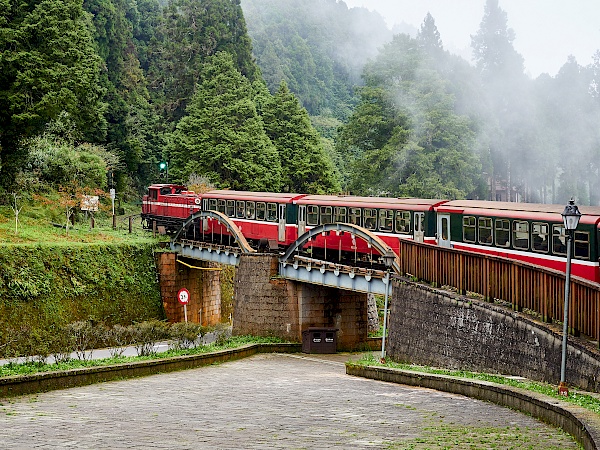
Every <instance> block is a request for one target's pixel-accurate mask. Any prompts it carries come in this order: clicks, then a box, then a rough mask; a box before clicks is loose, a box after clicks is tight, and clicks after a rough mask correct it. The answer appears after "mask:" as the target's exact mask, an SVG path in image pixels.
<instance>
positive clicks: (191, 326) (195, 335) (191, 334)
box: [169, 322, 207, 350]
mask: <svg viewBox="0 0 600 450" xmlns="http://www.w3.org/2000/svg"><path fill="white" fill-rule="evenodd" d="M206 332H207V328H206V327H203V326H202V325H200V324H198V323H191V322H179V323H174V324H173V325H171V326H170V328H169V337H170V338H171V340H172V342H171V344H170V346H171V348H172V349H173V350H184V349H186V348H194V347H197V346H198V345H199V344H200V343H201V341H202V336H204V334H206Z"/></svg>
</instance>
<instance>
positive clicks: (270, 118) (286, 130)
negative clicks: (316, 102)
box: [263, 81, 340, 194]
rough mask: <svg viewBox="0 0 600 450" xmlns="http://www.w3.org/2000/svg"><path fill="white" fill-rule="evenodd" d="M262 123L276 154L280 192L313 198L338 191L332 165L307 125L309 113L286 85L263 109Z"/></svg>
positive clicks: (282, 86) (308, 123)
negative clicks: (281, 189)
mask: <svg viewBox="0 0 600 450" xmlns="http://www.w3.org/2000/svg"><path fill="white" fill-rule="evenodd" d="M263 120H264V121H265V128H266V130H267V134H268V136H269V137H270V138H271V141H272V142H273V143H274V144H275V147H277V151H278V152H279V158H280V160H281V169H282V188H283V190H285V191H287V192H302V193H315V194H317V193H318V194H321V193H327V192H338V191H339V190H340V186H339V183H338V182H337V180H336V179H335V175H334V171H333V165H332V163H331V161H330V160H329V158H328V157H327V155H326V154H325V151H324V150H323V146H322V144H321V141H320V138H319V135H318V133H317V131H316V130H315V129H314V128H313V126H312V125H311V123H310V118H309V116H308V112H307V111H306V109H304V108H303V107H302V106H301V105H300V102H299V101H298V99H297V98H296V96H295V95H294V94H292V93H291V92H290V91H289V89H288V87H287V84H286V83H285V81H282V82H281V84H280V86H279V89H278V90H277V92H276V93H275V95H274V96H273V97H272V100H271V102H269V104H268V105H267V106H266V107H265V108H264V111H263Z"/></svg>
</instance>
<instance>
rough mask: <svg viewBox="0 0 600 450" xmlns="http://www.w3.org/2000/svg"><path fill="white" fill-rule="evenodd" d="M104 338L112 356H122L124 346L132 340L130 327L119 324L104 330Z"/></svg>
mask: <svg viewBox="0 0 600 450" xmlns="http://www.w3.org/2000/svg"><path fill="white" fill-rule="evenodd" d="M104 340H105V345H106V346H107V347H108V351H109V353H110V356H111V357H113V358H116V357H117V356H122V355H123V352H124V351H125V348H127V346H129V345H131V344H133V342H134V341H133V336H132V331H131V329H130V328H129V327H124V326H122V325H119V324H117V325H114V326H113V327H112V328H107V329H106V330H105V332H104Z"/></svg>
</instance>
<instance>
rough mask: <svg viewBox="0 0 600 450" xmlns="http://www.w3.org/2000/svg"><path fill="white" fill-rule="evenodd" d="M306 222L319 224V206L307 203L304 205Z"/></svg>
mask: <svg viewBox="0 0 600 450" xmlns="http://www.w3.org/2000/svg"><path fill="white" fill-rule="evenodd" d="M306 224H307V225H313V226H314V225H319V207H318V206H315V205H308V206H307V207H306Z"/></svg>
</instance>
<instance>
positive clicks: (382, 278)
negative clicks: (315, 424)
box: [160, 211, 600, 390]
mask: <svg viewBox="0 0 600 450" xmlns="http://www.w3.org/2000/svg"><path fill="white" fill-rule="evenodd" d="M209 220H217V221H219V222H220V223H221V224H222V225H223V226H224V227H226V229H227V233H228V236H227V242H219V243H214V242H215V240H214V239H213V243H207V242H201V241H196V240H190V239H183V236H187V235H189V234H186V232H185V231H186V230H187V228H189V227H190V226H191V225H192V224H193V223H194V222H198V221H209ZM331 233H334V234H339V233H351V234H352V236H353V237H356V239H363V240H364V241H366V242H367V243H368V245H369V246H370V247H372V248H373V249H374V252H373V254H374V258H373V260H372V261H371V263H372V267H369V266H366V267H365V265H364V264H362V265H354V266H352V265H347V264H346V265H345V264H342V263H341V262H340V261H337V260H336V255H335V253H336V252H335V250H331V251H330V254H329V257H327V258H326V259H314V258H311V257H310V256H308V257H307V256H306V252H304V254H303V255H301V254H300V250H301V249H303V248H305V247H306V246H310V242H311V240H312V239H314V238H315V236H317V235H321V236H325V237H326V236H327V235H329V234H331ZM170 246H171V250H172V251H173V252H171V253H165V254H163V256H161V258H162V262H160V265H161V289H163V298H164V299H174V298H175V293H176V292H177V289H179V288H180V287H188V288H189V286H190V284H192V285H193V286H192V289H191V294H192V299H191V301H192V302H193V301H194V297H197V298H198V299H201V300H198V301H199V305H198V306H197V309H198V310H199V312H200V313H199V314H198V315H197V316H196V315H195V314H192V320H194V321H199V322H201V323H204V324H212V323H216V322H217V321H218V320H219V319H220V314H219V311H218V304H219V303H220V296H221V292H220V288H219V285H220V278H219V271H218V267H219V266H220V265H223V264H225V265H233V266H236V270H235V279H234V293H233V310H234V313H233V332H234V333H236V334H250V333H251V334H258V335H273V336H279V337H282V338H284V339H290V340H295V341H299V340H301V339H302V331H303V330H305V329H307V328H309V327H328V328H329V327H332V328H336V329H337V330H338V349H340V350H351V349H356V348H360V347H361V346H363V345H365V344H366V342H367V295H368V294H369V293H373V294H385V293H386V291H387V292H388V294H389V295H390V303H391V312H390V322H389V335H388V345H387V351H388V355H389V356H391V357H392V358H393V359H395V360H404V361H412V362H415V363H420V364H426V365H435V366H444V367H455V368H461V369H470V370H481V371H496V372H499V373H507V374H513V375H520V376H525V377H528V378H531V379H540V380H542V381H549V382H557V381H558V379H559V372H560V356H561V354H560V346H561V340H562V337H561V335H560V327H558V326H555V324H556V322H560V321H562V316H563V307H564V304H563V301H564V287H565V285H564V282H565V277H564V274H562V273H560V272H557V271H553V270H549V269H544V268H541V267H536V266H531V265H527V264H524V263H519V262H516V261H511V260H507V259H504V258H499V257H493V256H486V255H481V254H474V253H469V252H463V251H460V250H456V249H451V248H442V247H437V246H433V245H429V244H423V243H418V242H414V241H409V240H401V241H400V253H399V256H396V254H395V253H394V252H392V250H391V249H390V248H389V247H388V246H387V245H386V244H385V243H383V242H381V241H380V240H379V239H378V238H377V237H376V236H374V235H372V234H371V233H370V232H368V231H367V230H364V229H361V228H360V227H356V226H353V225H346V224H329V225H322V226H319V227H315V228H313V229H311V230H309V231H307V232H306V233H305V234H304V235H302V236H301V237H300V238H299V239H298V240H297V241H296V242H295V243H294V245H292V246H290V247H289V248H288V249H287V250H286V251H285V252H284V253H283V252H281V253H259V252H256V251H255V250H254V249H252V248H251V247H250V245H248V243H247V242H245V239H244V237H243V235H242V233H241V232H240V230H239V229H237V227H236V225H235V224H234V223H233V222H232V221H231V220H230V219H229V218H227V217H226V216H225V215H223V214H221V213H218V212H215V211H203V212H198V213H196V214H194V215H193V216H190V218H189V219H188V221H186V223H185V224H184V225H183V227H182V229H181V231H180V233H178V234H177V235H176V236H175V237H174V239H173V240H172V242H171V244H170ZM272 247H275V246H273V245H272ZM326 256H327V253H326ZM193 280H196V281H193ZM417 280H419V281H424V282H426V283H427V284H426V285H423V284H422V283H421V284H417V283H415V281H417ZM194 283H195V285H194ZM185 284H187V286H184V285H185ZM571 292H572V297H571V302H570V308H569V309H570V312H569V314H570V316H569V317H570V319H569V325H570V328H569V331H570V334H571V335H572V338H571V340H570V345H569V358H568V367H567V368H568V370H567V374H568V376H567V381H568V382H570V383H572V384H575V385H578V386H581V387H586V388H590V389H594V390H598V389H600V364H599V363H598V361H599V360H600V355H599V353H598V351H597V349H598V339H599V336H600V320H599V316H600V286H598V285H597V284H595V283H591V282H589V281H586V280H582V279H577V278H574V279H572V286H571ZM168 303H169V304H171V305H172V306H173V307H172V308H171V309H170V310H169V308H167V313H168V315H169V317H170V318H173V319H174V320H182V319H183V317H182V316H181V308H180V307H179V306H177V305H176V302H173V301H172V300H171V301H170V302H169V301H166V302H165V305H166V306H167V304H168ZM173 303H175V305H173ZM507 307H508V308H507ZM192 310H193V308H192ZM523 311H527V312H528V313H529V314H528V315H523V314H522V312H523ZM576 338H578V339H576Z"/></svg>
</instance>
